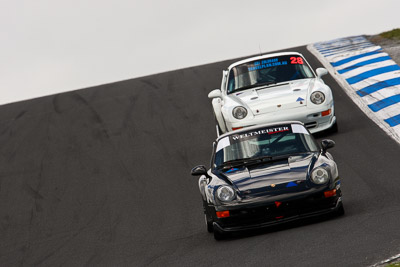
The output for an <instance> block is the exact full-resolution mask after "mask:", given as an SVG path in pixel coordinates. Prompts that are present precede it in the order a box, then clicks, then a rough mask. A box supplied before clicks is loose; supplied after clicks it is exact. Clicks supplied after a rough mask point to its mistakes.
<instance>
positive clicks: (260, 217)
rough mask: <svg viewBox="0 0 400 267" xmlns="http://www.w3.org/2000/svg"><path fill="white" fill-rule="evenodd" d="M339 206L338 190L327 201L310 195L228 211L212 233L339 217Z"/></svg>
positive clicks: (217, 222) (340, 200) (215, 224)
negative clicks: (311, 218) (315, 218)
mask: <svg viewBox="0 0 400 267" xmlns="http://www.w3.org/2000/svg"><path fill="white" fill-rule="evenodd" d="M342 205H343V204H342V198H341V192H340V190H338V192H337V195H336V196H333V197H329V198H325V197H323V196H321V195H313V196H308V197H306V198H304V199H296V200H289V201H281V202H279V203H269V204H267V205H265V204H260V205H259V206H252V207H249V208H246V207H242V208H240V209H234V210H230V217H228V218H218V219H217V220H214V223H213V225H214V231H218V232H221V233H227V232H237V231H246V230H251V229H260V228H264V227H269V226H274V225H278V224H283V223H288V222H291V221H295V220H300V219H306V218H310V217H318V216H322V215H325V214H329V213H340V210H341V209H343V206H342Z"/></svg>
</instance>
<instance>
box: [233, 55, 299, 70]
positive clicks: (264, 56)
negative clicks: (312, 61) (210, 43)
mask: <svg viewBox="0 0 400 267" xmlns="http://www.w3.org/2000/svg"><path fill="white" fill-rule="evenodd" d="M286 55H299V56H303V55H302V54H300V53H298V52H280V53H273V54H265V55H261V56H256V57H251V58H246V59H243V60H240V61H238V62H235V63H233V64H231V65H230V66H229V67H228V70H230V69H231V68H233V67H236V66H238V65H241V64H243V63H247V62H250V61H254V60H260V59H265V58H270V57H279V56H286Z"/></svg>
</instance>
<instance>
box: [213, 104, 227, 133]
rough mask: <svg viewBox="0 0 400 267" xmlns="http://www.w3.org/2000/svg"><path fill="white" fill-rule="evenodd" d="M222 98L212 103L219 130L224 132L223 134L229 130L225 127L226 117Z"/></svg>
mask: <svg viewBox="0 0 400 267" xmlns="http://www.w3.org/2000/svg"><path fill="white" fill-rule="evenodd" d="M221 101H222V100H221V98H214V99H213V100H212V102H211V104H212V106H213V110H214V115H215V119H216V120H217V123H218V125H219V128H220V129H221V130H222V133H226V132H227V129H226V126H225V120H224V117H223V116H222V111H221V109H222V105H221Z"/></svg>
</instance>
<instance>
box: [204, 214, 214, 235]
mask: <svg viewBox="0 0 400 267" xmlns="http://www.w3.org/2000/svg"><path fill="white" fill-rule="evenodd" d="M204 220H205V221H206V227H207V232H209V233H212V232H213V231H214V227H213V221H212V220H210V219H209V218H208V216H207V213H206V214H204Z"/></svg>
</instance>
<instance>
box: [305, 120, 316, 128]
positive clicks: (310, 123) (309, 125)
mask: <svg viewBox="0 0 400 267" xmlns="http://www.w3.org/2000/svg"><path fill="white" fill-rule="evenodd" d="M305 126H306V127H307V128H314V127H317V122H316V121H313V122H307V123H306V124H305Z"/></svg>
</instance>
